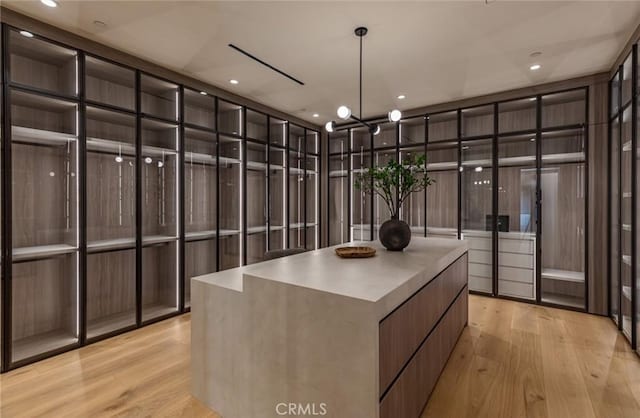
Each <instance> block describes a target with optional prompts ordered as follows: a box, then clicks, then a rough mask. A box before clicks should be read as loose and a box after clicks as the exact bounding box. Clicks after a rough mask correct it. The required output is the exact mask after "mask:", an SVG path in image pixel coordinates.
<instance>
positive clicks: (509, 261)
mask: <svg viewBox="0 0 640 418" xmlns="http://www.w3.org/2000/svg"><path fill="white" fill-rule="evenodd" d="M498 265H500V266H506V267H520V268H523V269H532V268H533V254H515V253H502V252H501V253H498Z"/></svg>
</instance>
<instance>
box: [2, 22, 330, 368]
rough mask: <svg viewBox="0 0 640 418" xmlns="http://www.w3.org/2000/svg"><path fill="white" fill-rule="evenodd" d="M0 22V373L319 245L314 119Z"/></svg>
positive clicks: (132, 324) (165, 311) (179, 308)
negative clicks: (286, 116) (278, 253)
mask: <svg viewBox="0 0 640 418" xmlns="http://www.w3.org/2000/svg"><path fill="white" fill-rule="evenodd" d="M2 34H3V37H2V38H3V42H2V47H3V48H6V50H3V51H5V52H6V54H4V55H3V56H7V57H9V59H8V60H3V61H2V67H3V70H4V74H7V75H8V76H9V77H7V78H6V79H3V84H2V92H3V94H5V95H6V99H7V100H3V105H2V108H1V110H2V122H3V123H2V132H1V133H2V147H1V149H2V160H1V162H2V166H3V168H4V167H5V164H6V163H7V162H9V164H7V165H6V167H9V169H8V170H6V173H5V170H3V173H4V174H3V178H2V183H1V184H2V186H3V188H4V187H5V186H6V185H10V186H11V187H10V190H2V192H3V202H4V198H5V196H6V198H7V202H8V207H7V205H4V204H3V208H2V209H3V210H2V222H1V231H2V233H3V241H2V243H3V244H6V245H5V246H3V258H2V260H3V264H2V283H3V286H2V306H3V307H5V306H9V309H8V311H9V312H8V314H5V315H3V318H4V321H5V322H4V323H3V324H2V344H1V349H2V361H1V363H2V370H3V371H6V370H10V369H13V368H15V367H19V366H21V365H23V364H27V363H30V362H33V361H36V360H39V359H41V358H45V357H48V356H50V355H53V354H55V353H57V352H61V351H64V350H68V349H71V348H74V347H77V346H81V345H85V344H88V343H91V342H94V341H97V340H100V339H103V338H106V337H109V336H112V335H115V334H118V333H121V332H124V331H127V330H130V329H134V328H137V327H141V326H143V325H146V324H148V323H151V322H154V321H157V320H160V319H163V318H166V317H168V316H170V315H175V314H179V313H181V312H184V311H186V310H188V309H189V306H190V301H191V291H190V278H191V277H194V276H197V275H202V274H207V273H211V272H215V271H219V270H222V269H226V268H232V267H237V266H241V265H245V264H248V263H253V262H258V261H261V260H262V259H263V257H264V254H265V252H267V251H269V250H270V249H283V248H287V247H304V248H307V249H315V248H317V247H318V246H319V244H320V243H319V241H320V240H319V231H320V221H321V220H320V216H319V209H318V204H319V201H320V199H319V196H318V194H319V193H320V183H319V182H320V175H319V172H320V141H319V132H318V131H316V130H315V129H310V128H309V127H303V126H299V125H294V124H291V123H290V122H289V121H287V120H283V119H279V118H276V117H272V116H271V115H268V114H266V113H262V112H258V111H256V110H253V109H250V108H247V107H246V106H244V105H242V104H239V103H233V102H231V101H227V100H224V99H222V98H218V97H215V96H214V95H211V94H209V93H207V92H206V91H200V90H195V89H192V88H190V87H189V86H183V85H181V84H179V83H176V82H174V81H172V80H167V79H164V78H159V77H157V76H156V75H154V74H151V73H147V72H142V71H140V70H137V69H135V68H130V67H127V66H125V65H121V64H119V63H116V62H112V61H109V60H107V59H104V58H101V57H99V56H94V55H92V54H90V53H87V52H84V51H79V50H76V49H73V48H69V47H66V46H64V45H61V44H59V43H57V42H55V41H51V40H48V39H44V38H41V37H40V36H38V34H33V36H24V35H23V34H21V33H20V30H19V29H16V28H11V27H9V26H7V25H4V24H3V26H2ZM5 104H8V106H6V105H5ZM9 122H10V123H9ZM7 123H9V124H8V125H7ZM5 174H6V175H5ZM5 235H7V236H5ZM5 260H6V263H5V262H4V261H5ZM6 301H10V304H9V305H6V303H7V302H6ZM5 312H6V310H5Z"/></svg>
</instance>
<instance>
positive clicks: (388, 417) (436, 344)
mask: <svg viewBox="0 0 640 418" xmlns="http://www.w3.org/2000/svg"><path fill="white" fill-rule="evenodd" d="M468 315H469V314H468V295H467V290H466V289H464V291H463V292H462V293H460V296H459V297H458V298H457V299H456V301H455V303H454V304H453V305H452V306H451V308H450V309H449V310H448V311H447V314H446V315H445V317H444V318H443V319H442V321H441V322H440V323H439V324H438V326H437V327H436V328H435V330H434V331H433V333H432V334H431V335H430V336H429V338H428V339H427V340H426V341H425V342H424V344H423V345H422V346H421V347H420V349H419V350H418V352H417V353H416V355H415V356H414V357H413V359H411V362H409V364H408V365H407V367H406V368H405V369H404V370H403V371H402V374H401V375H400V377H399V378H398V380H396V382H395V383H394V385H393V386H392V387H391V389H390V390H389V392H387V394H386V395H385V397H384V398H383V399H382V401H381V402H380V418H418V417H419V416H420V413H421V412H422V410H423V409H424V407H425V405H426V403H427V400H428V399H429V395H430V394H431V392H432V391H433V388H434V387H435V385H436V382H437V381H438V378H439V377H440V373H441V372H442V370H443V369H444V366H445V364H446V363H447V360H448V359H449V355H450V354H451V352H452V351H453V348H454V347H455V345H456V342H457V341H458V337H459V336H460V333H461V332H462V330H463V329H464V327H465V325H466V323H467V318H468Z"/></svg>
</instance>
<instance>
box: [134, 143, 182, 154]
mask: <svg viewBox="0 0 640 418" xmlns="http://www.w3.org/2000/svg"><path fill="white" fill-rule="evenodd" d="M177 154H178V151H176V150H175V149H171V148H160V147H151V146H148V145H144V146H143V147H142V156H143V157H162V156H165V155H177Z"/></svg>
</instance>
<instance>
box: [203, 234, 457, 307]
mask: <svg viewBox="0 0 640 418" xmlns="http://www.w3.org/2000/svg"><path fill="white" fill-rule="evenodd" d="M358 245H366V246H370V247H373V248H375V249H376V255H375V257H372V258H363V259H342V258H340V257H338V256H337V255H336V254H335V249H336V248H338V247H342V246H358ZM466 251H467V243H466V242H465V241H458V240H455V239H448V238H415V237H414V238H413V239H412V241H411V243H410V244H409V246H408V247H407V248H406V249H405V250H404V251H401V252H394V251H387V250H386V249H385V248H384V247H382V245H381V244H380V242H378V241H371V242H354V243H349V244H344V245H336V246H333V247H327V248H323V249H320V250H316V251H310V252H307V253H302V254H297V255H294V256H289V257H284V258H279V259H275V260H270V261H265V262H262V263H258V264H254V265H250V266H245V267H238V268H235V269H231V270H226V271H222V272H219V273H212V274H207V275H204V276H198V277H194V278H193V280H194V281H198V282H203V283H206V284H210V285H215V286H219V287H223V288H227V289H229V290H235V291H238V292H242V290H243V285H244V281H245V280H246V279H247V278H248V277H249V278H251V279H262V280H269V281H273V282H279V283H283V284H287V285H292V286H299V287H303V288H307V289H312V290H317V291H321V292H325V293H331V294H335V295H339V296H345V297H348V298H353V299H358V300H362V301H366V302H374V303H375V304H376V305H378V306H379V307H380V309H379V312H378V313H379V314H381V315H382V316H384V315H386V314H387V313H388V312H389V311H390V310H392V309H393V308H395V307H396V306H397V305H399V304H400V303H402V302H403V301H404V300H406V299H407V297H409V296H411V295H412V294H413V293H415V292H416V291H417V290H418V289H420V288H421V287H422V286H424V285H425V284H427V283H428V282H429V281H430V280H431V279H433V278H434V277H435V276H437V275H438V274H439V273H440V272H441V271H442V270H444V268H445V267H447V266H448V265H449V264H451V263H453V262H454V261H455V260H456V259H458V258H459V257H460V256H461V255H462V254H464V252H466Z"/></svg>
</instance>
